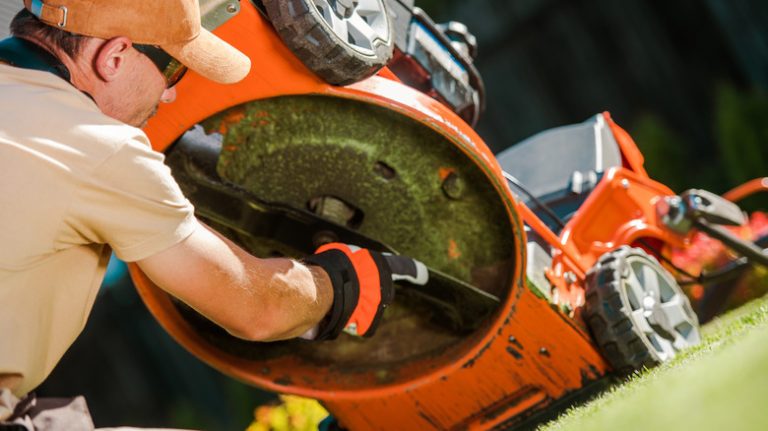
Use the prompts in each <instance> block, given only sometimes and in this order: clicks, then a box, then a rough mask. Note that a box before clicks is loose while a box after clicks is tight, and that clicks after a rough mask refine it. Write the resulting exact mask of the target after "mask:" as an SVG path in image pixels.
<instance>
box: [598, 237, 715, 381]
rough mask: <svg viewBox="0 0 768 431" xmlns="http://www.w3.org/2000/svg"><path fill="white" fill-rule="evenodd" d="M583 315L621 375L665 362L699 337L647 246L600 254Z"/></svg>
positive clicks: (678, 294)
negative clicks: (647, 250) (644, 248)
mask: <svg viewBox="0 0 768 431" xmlns="http://www.w3.org/2000/svg"><path fill="white" fill-rule="evenodd" d="M638 274H640V275H638ZM654 280H655V281H654ZM654 286H655V287H654ZM584 320H585V321H586V322H587V325H588V326H589V328H590V330H591V332H592V335H593V337H594V340H595V342H596V343H597V345H598V346H599V348H600V351H601V352H602V353H603V356H604V357H605V358H606V359H607V360H608V362H609V363H610V364H611V366H612V367H613V369H614V370H615V371H616V373H617V374H619V375H622V376H626V375H629V374H631V373H632V372H633V371H635V370H640V369H642V368H650V367H653V366H656V365H658V364H660V363H662V362H666V361H669V360H670V359H672V358H673V357H674V356H675V355H676V354H677V352H678V351H680V350H681V349H684V348H686V347H689V346H692V345H695V344H698V342H699V341H700V339H701V337H700V334H699V323H698V320H697V318H696V314H694V312H693V310H692V309H691V305H690V302H689V301H688V298H687V297H686V296H685V294H684V293H683V291H682V289H680V286H679V285H678V284H677V282H675V280H674V278H672V276H671V275H670V274H669V272H667V270H665V269H664V268H663V267H662V266H661V265H660V264H659V263H658V262H657V261H656V259H655V258H653V257H651V256H649V255H648V254H647V253H646V252H645V251H643V250H641V249H639V248H630V247H627V246H624V247H621V248H619V249H617V250H614V251H611V252H608V253H606V254H604V255H603V256H602V257H601V258H600V259H599V260H598V262H597V263H596V264H595V266H594V267H593V268H592V269H591V270H590V271H589V272H588V273H587V286H586V304H585V306H584Z"/></svg>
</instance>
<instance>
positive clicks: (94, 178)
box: [0, 65, 199, 395]
mask: <svg viewBox="0 0 768 431" xmlns="http://www.w3.org/2000/svg"><path fill="white" fill-rule="evenodd" d="M198 226H199V224H198V223H197V222H196V220H195V218H194V216H193V208H192V205H191V204H190V203H189V201H188V200H187V199H186V198H185V197H184V196H183V195H182V193H181V191H180V190H179V187H178V185H177V184H176V182H175V181H174V179H173V177H172V176H171V174H170V171H169V169H168V168H167V167H166V166H165V165H164V164H163V155H162V154H160V153H157V152H155V151H153V150H152V149H151V147H150V145H149V141H148V139H147V137H146V135H145V134H144V133H143V132H142V131H141V130H139V129H136V128H134V127H130V126H127V125H125V124H122V123H120V122H118V121H116V120H114V119H112V118H110V117H107V116H106V115H104V114H102V113H101V112H100V111H99V109H98V108H97V106H96V104H95V103H94V102H93V101H92V100H91V99H90V98H88V97H87V96H85V95H84V94H82V93H81V92H79V91H78V90H77V89H75V88H74V87H73V86H71V85H70V84H69V83H67V82H66V81H64V80H62V79H60V78H58V77H56V76H54V75H52V74H50V73H46V72H40V71H32V70H24V69H18V68H13V67H10V66H6V65H0V375H2V374H4V373H20V374H22V375H23V379H22V382H21V386H20V387H19V388H17V389H16V390H15V393H16V394H17V395H23V394H25V393H27V392H29V391H30V390H32V389H34V388H35V387H36V386H38V385H39V384H40V383H41V382H42V381H43V380H44V379H45V377H46V376H48V374H49V373H50V372H51V370H52V369H53V367H54V366H55V365H56V363H57V362H58V361H59V359H60V358H61V356H62V355H63V354H64V352H65V351H66V350H67V349H68V348H69V346H70V345H71V344H72V342H73V341H74V340H75V338H76V337H77V336H78V335H79V334H80V332H81V331H82V329H83V327H84V325H85V321H86V319H87V317H88V314H89V313H90V310H91V307H92V305H93V301H94V298H95V296H96V292H97V290H98V287H99V285H100V284H101V281H102V278H103V276H104V271H105V269H106V265H107V260H108V259H109V253H110V252H109V249H110V247H111V248H112V249H113V250H114V251H115V253H116V254H117V256H118V257H120V258H121V259H123V260H125V261H128V262H131V261H136V260H140V259H143V258H146V257H149V256H152V255H154V254H156V253H158V252H160V251H163V250H165V249H167V248H169V247H171V246H173V245H175V244H177V243H179V242H180V241H181V240H183V239H184V238H186V237H187V236H189V235H190V234H191V233H192V232H193V231H194V229H196V228H197V227H198ZM118 318H119V317H118Z"/></svg>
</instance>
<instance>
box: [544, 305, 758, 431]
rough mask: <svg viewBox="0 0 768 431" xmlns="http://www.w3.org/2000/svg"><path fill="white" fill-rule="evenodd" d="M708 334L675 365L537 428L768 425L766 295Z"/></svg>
mask: <svg viewBox="0 0 768 431" xmlns="http://www.w3.org/2000/svg"><path fill="white" fill-rule="evenodd" d="M703 335H704V340H703V341H702V343H701V344H700V345H698V346H696V347H693V348H691V349H689V350H687V351H685V352H683V353H681V354H680V355H678V357H677V358H675V359H674V360H673V361H671V362H670V363H667V364H664V365H663V366H660V367H658V368H655V369H652V370H646V371H644V372H642V373H638V374H636V375H634V376H632V378H630V379H629V381H628V382H626V383H625V384H623V385H620V386H616V387H614V388H613V389H612V390H610V391H608V392H607V393H605V394H603V395H602V396H600V397H599V398H597V399H596V400H594V401H592V402H590V403H588V404H586V405H584V406H581V407H577V408H574V409H571V410H569V411H567V412H566V413H565V414H563V415H562V416H561V417H560V418H559V419H558V420H557V421H554V422H552V423H550V424H547V425H546V426H543V427H540V428H539V430H541V431H555V430H567V431H579V430H585V431H586V430H589V431H593V430H617V429H620V430H635V429H637V430H640V429H642V430H649V429H652V430H681V429H695V430H697V431H705V430H723V429H728V430H755V431H757V430H765V429H768V413H767V412H766V411H765V409H764V405H765V400H766V399H768V298H761V299H759V300H756V301H753V302H752V303H750V304H747V305H745V306H744V307H742V308H740V309H738V310H735V311H733V312H731V313H729V314H727V315H725V316H723V317H720V318H718V319H716V320H715V321H713V322H712V323H710V324H708V325H706V326H705V327H704V328H703Z"/></svg>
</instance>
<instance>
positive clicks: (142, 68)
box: [123, 49, 176, 127]
mask: <svg viewBox="0 0 768 431" xmlns="http://www.w3.org/2000/svg"><path fill="white" fill-rule="evenodd" d="M133 51H135V54H136V55H135V56H131V57H130V58H131V60H132V61H135V67H134V68H132V69H131V75H132V78H133V79H132V80H133V86H132V87H133V88H130V87H131V86H130V85H129V87H128V89H127V90H128V91H126V100H125V105H126V106H125V113H124V115H125V116H126V118H127V120H123V121H124V122H125V123H127V124H130V125H132V126H136V127H144V126H145V125H146V124H147V121H149V119H150V118H152V117H153V116H154V115H155V113H157V108H158V105H159V104H160V102H163V103H171V102H173V101H174V100H175V99H176V87H171V88H166V85H167V83H166V80H165V77H164V76H163V74H162V73H161V72H160V70H158V68H157V67H156V66H155V65H154V63H152V61H151V60H150V59H149V58H148V57H147V56H145V55H144V54H142V53H140V52H138V51H136V50H135V49H134V50H133Z"/></svg>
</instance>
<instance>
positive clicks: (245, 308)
mask: <svg viewBox="0 0 768 431" xmlns="http://www.w3.org/2000/svg"><path fill="white" fill-rule="evenodd" d="M137 263H138V265H139V267H140V268H141V269H142V271H144V273H146V274H147V276H149V278H150V279H151V280H152V281H153V282H154V283H155V284H157V285H158V286H159V287H160V288H162V289H163V290H165V291H166V292H168V293H170V294H171V295H173V296H175V297H177V298H178V299H180V300H182V301H184V302H185V303H186V304H188V305H189V306H191V307H192V308H194V309H195V310H197V311H198V312H199V313H201V314H203V315H204V316H206V317H207V318H209V319H210V320H212V321H214V322H215V323H217V324H218V325H220V326H221V327H223V328H224V329H226V330H227V331H228V332H229V333H231V334H232V335H234V336H236V337H239V338H243V339H247V340H253V341H272V340H280V339H287V338H293V337H297V336H299V335H302V334H304V333H305V332H306V331H308V330H309V329H311V328H313V327H314V326H315V325H317V323H318V322H319V321H320V320H321V319H322V318H323V317H324V316H325V315H326V314H327V313H328V310H329V309H330V307H331V303H332V301H333V298H332V296H333V289H332V287H331V282H330V279H329V278H328V275H327V274H326V273H325V271H323V270H322V269H320V268H318V267H315V266H311V267H310V266H306V265H303V264H301V263H299V262H296V261H294V260H290V259H282V258H280V259H259V258H256V257H254V256H251V255H250V254H248V253H247V252H246V251H244V250H243V249H241V248H240V247H238V246H237V245H235V244H234V243H233V242H231V241H229V240H228V239H226V238H224V237H223V236H221V235H219V234H218V233H216V232H214V231H213V230H211V229H210V228H208V227H207V226H205V225H202V223H201V227H199V228H198V229H196V231H195V232H194V233H193V234H192V235H190V236H189V237H188V238H187V239H185V240H184V241H182V242H181V243H179V244H177V245H175V246H173V247H171V248H170V249H168V250H165V251H163V252H161V253H158V254H156V255H154V256H151V257H149V258H146V259H143V260H141V261H139V262H137Z"/></svg>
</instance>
